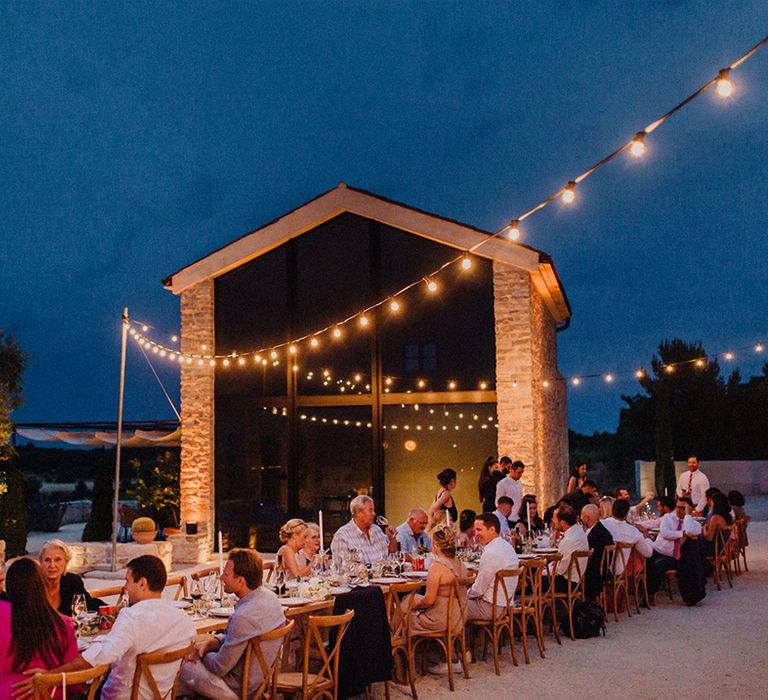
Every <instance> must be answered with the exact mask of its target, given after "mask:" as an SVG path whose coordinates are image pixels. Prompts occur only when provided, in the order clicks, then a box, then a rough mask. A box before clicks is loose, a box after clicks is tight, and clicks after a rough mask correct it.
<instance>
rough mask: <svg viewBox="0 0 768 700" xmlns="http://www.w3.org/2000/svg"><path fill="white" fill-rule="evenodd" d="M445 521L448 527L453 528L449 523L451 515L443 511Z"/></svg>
mask: <svg viewBox="0 0 768 700" xmlns="http://www.w3.org/2000/svg"><path fill="white" fill-rule="evenodd" d="M445 519H446V522H447V523H448V526H449V527H453V523H452V522H451V514H450V512H449V511H447V510H446V511H445Z"/></svg>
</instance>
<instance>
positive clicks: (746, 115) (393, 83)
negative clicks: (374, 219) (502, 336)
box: [0, 0, 768, 432]
mask: <svg viewBox="0 0 768 700" xmlns="http://www.w3.org/2000/svg"><path fill="white" fill-rule="evenodd" d="M0 11H1V12H2V15H1V17H0V19H1V20H2V21H0V65H1V66H2V70H1V71H0V123H2V131H3V134H2V140H1V141H0V148H1V149H2V151H1V152H0V173H1V175H2V188H1V189H0V212H1V214H2V230H3V236H2V245H0V271H1V274H0V327H1V328H3V329H4V330H6V331H8V330H10V331H12V332H13V333H14V334H15V335H16V337H17V338H18V340H19V341H20V343H21V344H22V346H23V348H24V349H25V350H26V351H27V352H28V353H29V354H30V360H29V369H28V371H27V373H26V375H25V395H26V404H25V405H24V407H23V408H21V409H20V410H18V411H17V412H16V414H15V418H16V420H17V421H19V422H30V421H64V420H114V419H115V418H116V414H117V388H118V369H119V367H118V362H119V332H120V313H121V310H122V308H123V306H128V307H129V310H130V312H131V315H132V316H134V317H136V318H138V319H142V320H146V321H149V322H151V323H153V324H154V325H157V326H159V327H161V328H166V329H168V330H169V331H174V330H176V329H178V323H179V320H178V319H179V311H178V299H177V298H176V297H174V296H173V295H172V294H171V293H170V292H167V291H165V290H164V289H163V288H162V285H161V279H162V278H163V277H165V276H167V275H168V274H170V273H172V272H174V271H176V270H177V269H179V268H181V267H183V266H184V265H186V264H188V263H190V262H192V261H194V260H196V259H197V258H199V257H202V256H204V255H206V254H207V253H209V252H211V251H213V250H214V249H216V248H218V247H220V246H222V245H225V244H226V243H228V242H230V241H231V240H233V239H235V238H237V237H239V236H241V235H242V234H244V233H246V232H248V231H250V230H253V229H254V228H257V227H258V226H260V225H262V224H264V223H266V222H268V221H270V220H271V219H273V218H274V217H276V216H279V215H280V214H282V213H284V212H286V211H288V210H290V209H292V208H294V207H296V206H298V205H300V204H301V203H303V202H305V201H306V200H308V199H310V198H312V197H314V196H316V195H318V194H319V193H321V192H324V191H326V190H328V189H330V188H332V187H334V186H335V185H336V184H338V183H339V182H340V181H345V182H347V183H349V184H350V185H353V186H356V187H361V188H364V189H367V190H370V191H373V192H375V193H377V194H380V195H382V196H385V197H388V198H392V199H395V200H398V201H402V202H404V203H408V204H410V205H413V206H415V207H419V208H421V209H425V210H427V211H431V212H434V213H436V214H440V215H443V216H446V217H450V218H455V219H459V220H461V221H463V222H466V223H469V224H472V225H475V226H479V227H481V228H485V229H489V230H496V229H498V228H500V227H501V226H503V225H504V224H505V223H507V222H508V221H509V220H510V219H512V218H515V216H516V215H518V214H519V213H520V212H522V211H524V210H526V209H528V208H529V207H530V206H532V205H534V204H536V203H537V202H538V201H540V200H541V199H543V198H544V197H546V196H548V195H549V194H551V193H552V192H554V191H555V190H557V189H559V188H560V187H561V186H562V185H563V184H564V183H565V182H566V181H567V180H569V179H570V178H571V177H572V176H574V175H575V174H577V173H579V172H581V171H582V170H583V169H585V168H586V167H587V166H588V165H591V164H592V163H593V162H595V161H597V160H598V159H599V158H601V157H602V156H604V155H606V154H607V153H609V152H610V151H612V150H613V149H614V148H615V147H617V146H618V145H619V144H620V143H622V142H623V141H624V140H626V139H627V138H629V137H631V136H632V134H634V133H635V132H636V131H638V130H639V129H641V128H642V127H644V126H645V125H647V124H648V123H649V122H651V121H653V120H654V119H655V118H656V117H657V116H659V115H660V114H662V113H663V112H665V111H667V110H668V109H669V108H670V107H672V106H673V105H674V104H676V103H677V102H678V101H680V100H681V99H682V98H683V97H685V96H686V95H688V94H689V93H691V92H693V90H695V89H696V88H697V87H698V86H699V85H700V84H702V83H704V82H705V81H706V80H708V79H709V78H711V77H712V76H713V75H714V74H715V73H716V72H717V70H718V69H719V68H721V67H723V66H724V65H726V64H728V63H730V62H731V61H732V60H734V59H735V58H736V57H738V56H739V55H741V54H742V53H743V52H745V51H746V50H747V49H748V48H750V47H751V46H752V45H754V44H755V43H757V41H759V40H760V39H761V38H762V37H763V36H764V35H766V34H768V5H767V4H766V3H765V2H764V0H755V1H754V2H740V3H727V4H723V3H713V2H655V3H651V2H644V3H619V2H615V1H614V2H589V3H587V2H578V1H576V2H527V3H525V2H524V3H512V2H509V3H507V2H484V3H480V4H478V3H474V2H463V3H450V2H440V3H423V2H414V3H407V2H386V3H385V2H379V3H372V2H328V1H324V2H301V3H297V2H284V3H266V2H264V3H255V2H246V3H233V2H228V3H224V2H215V3H202V2H196V3H181V2H178V3H171V2H165V3H137V2H125V3H118V2H100V3H90V2H77V3H63V2H62V3H51V2H25V3H18V2H10V1H8V0H4V1H3V2H2V3H0ZM732 77H733V81H734V85H735V91H734V95H733V96H732V97H731V98H730V99H729V100H727V101H723V100H720V99H719V98H717V96H716V95H715V93H714V91H711V92H709V93H707V94H705V95H704V96H702V98H700V99H699V100H697V101H695V102H694V103H693V104H692V105H691V106H690V107H689V108H687V109H685V110H684V111H682V112H681V113H679V114H677V115H676V116H674V117H673V118H672V120H670V121H669V122H668V123H667V124H665V125H664V126H662V127H661V128H660V129H659V130H658V131H656V132H655V133H654V134H653V135H652V136H651V137H649V138H648V140H647V146H648V151H647V154H646V156H645V157H644V158H643V159H641V160H639V161H635V160H634V159H631V158H630V157H629V156H625V157H622V158H619V159H618V160H617V161H614V162H613V163H612V164H610V165H609V166H608V167H607V168H606V169H604V170H602V171H601V172H599V173H597V174H595V175H594V176H592V177H591V178H589V179H588V180H587V181H586V183H584V185H583V186H581V187H580V188H579V190H578V199H577V202H576V203H575V205H574V206H572V207H569V208H564V207H563V206H561V205H560V204H559V203H556V204H555V205H554V206H550V207H548V208H547V209H546V210H544V211H543V212H541V213H540V214H538V215H536V216H534V217H532V218H531V219H529V220H528V222H527V223H526V225H525V227H524V232H525V235H524V239H523V241H524V242H526V243H528V244H529V245H532V246H534V247H536V248H539V249H541V250H544V251H547V252H548V253H550V254H551V255H552V256H553V258H554V261H555V264H556V266H557V268H558V271H559V273H560V276H561V278H562V281H563V284H564V287H565V290H566V292H567V294H568V297H569V299H570V302H571V306H572V308H573V320H572V324H571V328H570V329H569V330H567V331H566V332H564V333H561V334H560V335H559V336H558V338H559V343H560V346H559V347H560V369H561V371H562V372H563V373H564V374H586V373H592V372H603V371H615V372H620V371H622V370H623V371H625V372H628V374H629V377H627V379H626V380H625V381H617V382H615V383H614V384H613V385H610V386H606V385H605V384H603V383H602V382H600V381H599V380H592V381H588V380H585V382H584V383H583V384H582V385H581V386H580V387H579V388H573V389H570V390H569V396H568V402H569V420H570V425H571V427H572V428H574V429H577V430H579V431H583V432H591V431H593V430H613V429H614V428H615V426H616V423H617V420H618V410H619V407H620V406H621V400H620V395H621V393H622V392H624V393H631V392H634V391H635V390H636V389H637V385H636V384H635V383H634V380H633V379H631V371H632V369H633V368H635V367H637V366H639V365H642V364H645V365H646V366H647V365H648V362H649V359H650V356H651V354H652V353H653V351H654V350H655V349H656V346H657V345H658V343H659V341H660V340H661V339H662V338H665V337H681V338H684V339H686V340H699V339H700V340H702V341H703V342H704V345H705V347H706V349H707V350H708V351H709V352H710V353H712V352H715V351H718V350H721V351H722V350H728V349H731V348H734V347H739V346H743V345H749V344H750V343H754V342H756V341H758V340H765V339H766V338H768V322H767V321H766V298H768V275H766V273H765V261H766V260H768V237H767V236H766V229H767V228H768V227H767V224H768V194H767V192H768V168H767V167H766V153H768V150H767V147H768V108H767V107H766V106H767V105H768V49H765V50H764V51H762V52H760V53H758V54H757V55H756V56H755V57H754V58H753V59H752V60H750V61H748V62H747V63H746V64H744V66H743V67H742V68H741V69H739V70H737V71H735V72H734V74H733V76H732ZM765 354H768V353H765ZM766 359H768V358H760V356H759V355H756V354H755V353H754V352H751V353H749V352H745V353H739V354H738V355H737V362H735V363H731V365H734V366H735V365H738V366H739V367H740V369H741V370H742V372H743V374H744V375H749V374H750V373H753V372H757V371H758V370H759V368H760V367H761V366H762V363H763V362H764V361H766ZM722 364H724V365H728V363H726V362H723V363H722ZM157 367H158V369H159V371H160V372H161V376H162V377H163V379H164V381H166V382H167V384H168V386H169V388H171V389H172V392H171V393H172V395H173V396H175V397H176V396H178V370H177V369H175V368H173V367H171V366H169V365H163V364H162V362H158V363H157ZM125 415H126V418H127V419H135V420H142V419H154V418H172V417H173V414H172V412H171V410H170V408H169V407H168V405H167V404H166V402H165V399H164V397H163V395H162V393H161V391H160V389H159V388H158V386H157V384H156V383H155V380H154V378H153V377H152V375H151V373H150V371H149V369H148V368H147V366H146V364H145V363H144V360H143V358H142V357H141V356H140V354H139V352H138V350H137V348H136V347H135V346H131V347H130V348H129V356H128V388H127V393H126V414H125Z"/></svg>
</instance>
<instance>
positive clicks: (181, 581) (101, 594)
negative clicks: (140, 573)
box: [88, 574, 189, 600]
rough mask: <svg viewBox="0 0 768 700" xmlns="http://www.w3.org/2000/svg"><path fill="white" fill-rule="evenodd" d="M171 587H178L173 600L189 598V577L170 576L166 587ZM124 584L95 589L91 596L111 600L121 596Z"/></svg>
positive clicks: (90, 592) (180, 575)
mask: <svg viewBox="0 0 768 700" xmlns="http://www.w3.org/2000/svg"><path fill="white" fill-rule="evenodd" d="M171 586H177V588H176V591H175V593H174V594H173V599H174V600H178V599H179V598H181V597H182V596H183V597H184V598H186V597H187V595H189V594H188V592H187V591H188V589H187V577H186V576H184V575H182V574H179V575H177V576H169V577H168V580H167V581H166V582H165V587H166V588H170V587H171ZM123 587H124V584H120V585H119V586H106V587H105V588H94V589H93V590H92V591H88V593H89V594H90V596H91V597H92V598H102V599H103V598H109V597H110V596H113V595H120V593H122V591H123Z"/></svg>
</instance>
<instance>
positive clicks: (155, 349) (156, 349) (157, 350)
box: [152, 345, 160, 355]
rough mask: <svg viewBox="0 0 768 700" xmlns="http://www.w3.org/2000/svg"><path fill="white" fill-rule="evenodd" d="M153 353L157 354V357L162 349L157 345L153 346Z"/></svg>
mask: <svg viewBox="0 0 768 700" xmlns="http://www.w3.org/2000/svg"><path fill="white" fill-rule="evenodd" d="M152 352H153V353H155V355H157V353H159V352H160V348H159V347H157V345H153V346H152Z"/></svg>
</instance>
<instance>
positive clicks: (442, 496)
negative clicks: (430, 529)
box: [429, 469, 459, 525]
mask: <svg viewBox="0 0 768 700" xmlns="http://www.w3.org/2000/svg"><path fill="white" fill-rule="evenodd" d="M437 480H438V481H439V482H440V490H439V491H438V492H437V496H435V500H434V502H433V503H432V505H431V506H430V507H429V517H430V520H435V519H436V518H435V516H436V515H437V513H439V512H440V511H441V510H444V511H446V512H447V513H448V515H449V516H450V518H451V520H450V522H451V525H456V522H457V521H458V519H459V511H458V509H457V508H456V504H455V503H454V501H453V496H452V492H453V490H454V489H455V488H456V472H455V471H454V470H453V469H443V471H441V472H440V473H439V474H438V475H437Z"/></svg>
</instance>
